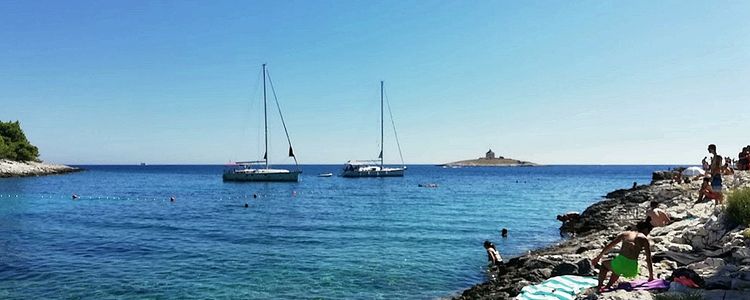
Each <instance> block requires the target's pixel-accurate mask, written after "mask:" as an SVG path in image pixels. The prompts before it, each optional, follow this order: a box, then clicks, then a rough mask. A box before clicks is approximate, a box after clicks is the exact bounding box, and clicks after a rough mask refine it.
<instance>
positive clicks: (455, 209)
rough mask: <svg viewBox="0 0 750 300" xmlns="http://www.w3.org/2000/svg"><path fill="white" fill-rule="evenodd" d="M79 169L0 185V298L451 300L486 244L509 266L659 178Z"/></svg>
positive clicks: (609, 171)
mask: <svg viewBox="0 0 750 300" xmlns="http://www.w3.org/2000/svg"><path fill="white" fill-rule="evenodd" d="M85 168H87V169H88V171H86V172H82V173H75V174H68V175H61V176H46V177H35V178H13V179H0V194H2V198H0V299H40V298H46V299H51V298H66V299H68V298H76V299H108V298H112V299H114V298H139V299H140V298H156V299H189V298H192V299H206V298H224V299H230V298H243V299H268V298H312V299H318V298H320V299H331V298H348V299H351V298H364V299H373V298H383V299H394V298H395V299H430V298H437V297H445V296H450V295H452V294H454V293H456V292H460V291H461V290H462V289H464V288H467V287H469V286H471V285H473V284H475V283H478V282H481V281H483V280H485V273H484V272H483V267H484V266H485V264H486V255H485V252H484V249H483V248H482V242H483V241H484V240H485V239H489V240H492V241H494V242H495V243H496V244H497V245H498V248H499V250H500V251H501V253H502V254H503V255H504V256H505V257H506V259H507V258H508V257H511V256H514V255H518V254H520V253H524V252H526V251H527V250H529V249H533V248H536V247H540V246H544V245H548V244H550V243H553V242H555V241H557V240H558V239H559V235H558V232H557V230H556V228H557V227H558V226H559V224H557V221H556V220H555V215H557V214H558V213H562V212H566V211H573V210H582V209H584V208H585V207H586V206H588V205H589V204H591V203H593V202H596V201H598V200H599V199H600V197H601V196H602V195H604V194H606V193H607V192H609V191H611V190H613V189H616V188H628V187H630V186H631V185H632V183H633V182H634V181H637V182H639V183H641V184H643V183H647V182H648V181H649V180H650V175H651V171H653V170H658V169H664V168H665V167H664V166H546V167H535V168H460V169H446V168H440V167H434V166H410V167H409V169H408V171H407V176H406V177H404V178H361V179H347V178H340V177H330V178H321V177H317V176H316V175H317V174H318V173H324V172H333V173H338V172H339V166H304V173H303V174H302V176H301V177H300V182H299V183H244V184H243V183H224V182H222V181H221V171H222V167H221V166H145V167H141V166H86V167H85ZM420 183H437V184H438V185H439V187H438V188H420V187H418V184H420ZM73 193H76V194H78V195H80V196H81V198H80V199H78V200H75V201H74V200H72V199H71V197H70V195H71V194H73ZM254 193H255V194H257V195H258V196H259V197H258V198H257V199H256V198H253V197H252V195H253V194H254ZM170 196H175V197H176V201H175V202H174V203H172V202H170V201H169V197H170ZM245 203H248V204H249V207H248V208H244V204H245ZM503 227H506V228H508V229H509V230H510V236H509V237H508V238H506V239H502V238H501V237H500V235H499V230H500V229H501V228H503Z"/></svg>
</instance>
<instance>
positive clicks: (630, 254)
mask: <svg viewBox="0 0 750 300" xmlns="http://www.w3.org/2000/svg"><path fill="white" fill-rule="evenodd" d="M635 227H636V231H625V232H623V233H621V234H620V235H618V236H617V238H615V240H614V241H612V242H611V243H609V244H608V245H607V246H605V247H604V249H603V250H602V253H599V255H597V256H596V258H594V260H592V261H591V263H592V264H593V265H594V266H597V265H599V260H601V259H602V256H603V255H604V254H606V253H607V251H609V250H610V249H612V248H613V247H614V246H616V245H617V243H622V246H621V247H620V253H619V254H617V256H616V257H615V259H612V260H605V261H603V262H602V263H601V265H599V266H598V267H599V284H598V285H597V289H598V291H599V292H602V291H604V290H606V289H609V288H610V287H612V284H614V283H615V282H616V281H617V279H619V278H620V276H622V277H625V278H635V277H636V276H638V256H639V255H640V254H641V250H643V251H644V252H645V253H646V264H647V266H648V280H649V281H651V280H654V269H653V266H652V263H651V243H650V242H649V241H648V238H647V237H646V236H647V235H648V234H649V233H650V232H651V229H653V228H654V227H653V226H652V225H651V223H649V222H645V221H643V222H639V223H638V224H636V226H635ZM609 272H612V276H611V277H610V278H609V282H607V285H606V286H605V287H604V288H602V284H603V283H604V279H606V278H607V273H609Z"/></svg>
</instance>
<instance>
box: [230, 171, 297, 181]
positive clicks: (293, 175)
mask: <svg viewBox="0 0 750 300" xmlns="http://www.w3.org/2000/svg"><path fill="white" fill-rule="evenodd" d="M300 173H302V172H300V171H290V172H285V173H244V172H227V173H224V176H223V177H222V178H223V179H224V181H245V182H247V181H255V182H297V181H299V174H300Z"/></svg>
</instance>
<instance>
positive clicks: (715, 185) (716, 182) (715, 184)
mask: <svg viewBox="0 0 750 300" xmlns="http://www.w3.org/2000/svg"><path fill="white" fill-rule="evenodd" d="M711 189H712V190H714V192H717V193H721V175H719V174H714V175H713V176H711Z"/></svg>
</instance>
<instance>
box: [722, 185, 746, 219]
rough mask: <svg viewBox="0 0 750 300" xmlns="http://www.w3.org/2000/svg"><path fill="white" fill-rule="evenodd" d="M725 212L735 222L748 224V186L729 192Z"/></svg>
mask: <svg viewBox="0 0 750 300" xmlns="http://www.w3.org/2000/svg"><path fill="white" fill-rule="evenodd" d="M727 213H728V214H729V217H730V218H732V220H734V221H735V222H737V223H740V224H743V225H750V188H743V189H739V190H735V191H733V192H731V193H730V194H729V196H728V197H727Z"/></svg>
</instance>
